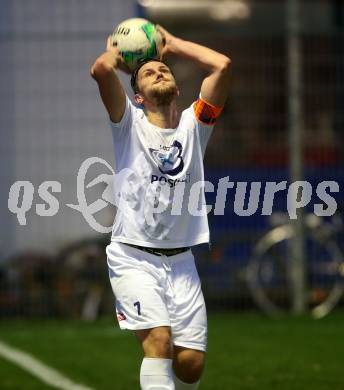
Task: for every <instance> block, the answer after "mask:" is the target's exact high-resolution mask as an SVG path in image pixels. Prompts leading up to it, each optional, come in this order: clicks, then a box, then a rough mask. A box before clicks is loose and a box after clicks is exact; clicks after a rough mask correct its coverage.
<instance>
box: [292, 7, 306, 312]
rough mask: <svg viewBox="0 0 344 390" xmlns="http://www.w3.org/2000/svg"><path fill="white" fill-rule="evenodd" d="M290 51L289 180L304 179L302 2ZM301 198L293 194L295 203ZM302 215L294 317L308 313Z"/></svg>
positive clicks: (295, 248)
mask: <svg viewBox="0 0 344 390" xmlns="http://www.w3.org/2000/svg"><path fill="white" fill-rule="evenodd" d="M287 48H288V49H287V50H288V63H287V66H288V132H289V169H290V180H291V182H295V181H297V180H302V177H303V158H302V157H303V148H302V141H303V140H302V131H303V117H302V52H301V38H300V1H299V0H288V2H287ZM297 195H298V194H294V199H296V196H297ZM302 217H303V216H302V211H301V210H299V212H298V218H297V219H296V220H292V221H291V223H292V226H293V230H294V235H293V237H292V239H291V240H290V247H289V256H288V261H289V262H290V273H289V277H290V286H291V293H292V309H293V312H294V313H295V314H301V313H303V312H304V311H305V304H306V302H305V271H306V264H305V250H304V237H305V235H304V227H303V223H302Z"/></svg>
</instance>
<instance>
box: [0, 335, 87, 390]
mask: <svg viewBox="0 0 344 390" xmlns="http://www.w3.org/2000/svg"><path fill="white" fill-rule="evenodd" d="M0 356H2V357H3V358H5V359H7V360H8V361H10V362H12V363H15V364H16V365H17V366H19V367H21V368H23V369H24V370H26V371H28V372H29V373H30V374H32V375H34V376H36V377H37V378H39V379H40V380H41V381H42V382H45V383H47V384H48V385H50V386H53V387H56V388H57V389H61V390H94V389H92V388H90V387H87V386H84V385H82V384H79V383H75V382H73V381H71V380H70V379H69V378H67V377H65V376H64V375H62V374H61V373H60V372H58V371H57V370H55V369H54V368H51V367H49V366H47V365H46V364H44V363H42V362H41V361H39V360H38V359H36V358H34V357H33V356H32V355H30V354H28V353H26V352H23V351H21V350H20V349H17V348H13V347H11V346H10V345H8V344H6V343H4V342H2V341H0Z"/></svg>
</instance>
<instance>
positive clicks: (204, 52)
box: [158, 26, 231, 106]
mask: <svg viewBox="0 0 344 390" xmlns="http://www.w3.org/2000/svg"><path fill="white" fill-rule="evenodd" d="M158 29H159V31H160V32H161V34H162V35H163V37H164V41H165V45H164V48H163V50H162V53H161V55H162V57H165V56H168V55H177V56H179V57H183V58H185V59H188V60H191V61H193V62H194V63H196V64H197V65H199V66H200V67H201V68H203V69H204V70H205V71H206V72H207V73H208V75H207V76H206V77H205V79H204V80H203V82H202V86H201V95H202V98H203V99H204V100H205V101H207V102H208V103H210V104H212V105H214V106H223V105H224V103H225V101H226V99H227V96H228V93H229V79H230V67H231V60H230V58H229V57H227V56H225V55H223V54H221V53H218V52H216V51H215V50H212V49H209V48H208V47H205V46H202V45H199V44H197V43H194V42H190V41H185V40H183V39H180V38H177V37H175V36H174V35H172V34H170V33H169V32H168V31H166V30H165V29H164V28H162V27H161V26H159V27H158Z"/></svg>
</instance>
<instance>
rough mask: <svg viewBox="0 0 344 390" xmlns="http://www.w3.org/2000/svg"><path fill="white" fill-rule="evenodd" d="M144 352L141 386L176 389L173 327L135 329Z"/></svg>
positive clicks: (145, 387) (144, 387)
mask: <svg viewBox="0 0 344 390" xmlns="http://www.w3.org/2000/svg"><path fill="white" fill-rule="evenodd" d="M135 334H136V337H137V338H138V339H139V341H140V342H141V345H142V349H143V352H144V359H143V361H142V364H141V371H140V383H141V388H142V389H144V390H146V389H149V390H150V389H156V390H158V389H164V390H165V389H166V390H167V389H169V390H170V389H174V388H175V387H174V382H173V370H172V355H173V351H172V340H171V328H170V327H168V326H160V327H157V328H153V329H142V330H137V331H135Z"/></svg>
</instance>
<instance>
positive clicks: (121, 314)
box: [117, 312, 127, 321]
mask: <svg viewBox="0 0 344 390" xmlns="http://www.w3.org/2000/svg"><path fill="white" fill-rule="evenodd" d="M126 319H127V317H126V316H125V315H124V314H123V313H121V312H117V320H118V321H124V320H126Z"/></svg>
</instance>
